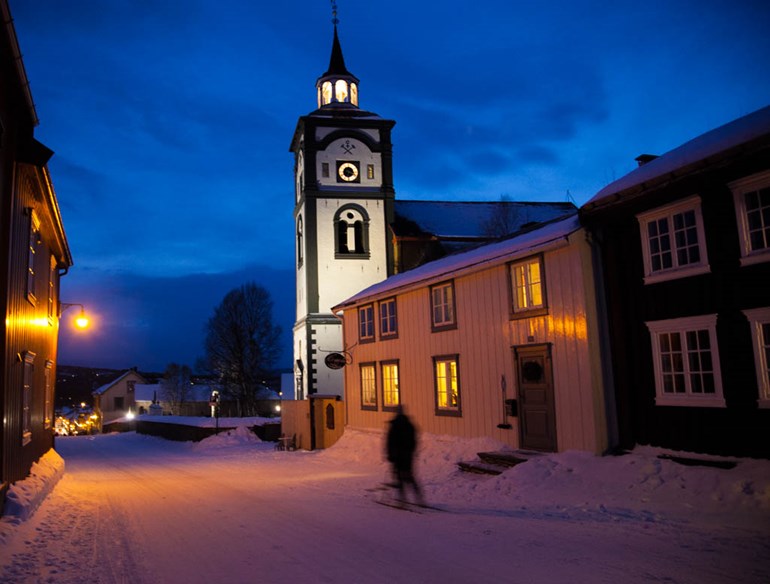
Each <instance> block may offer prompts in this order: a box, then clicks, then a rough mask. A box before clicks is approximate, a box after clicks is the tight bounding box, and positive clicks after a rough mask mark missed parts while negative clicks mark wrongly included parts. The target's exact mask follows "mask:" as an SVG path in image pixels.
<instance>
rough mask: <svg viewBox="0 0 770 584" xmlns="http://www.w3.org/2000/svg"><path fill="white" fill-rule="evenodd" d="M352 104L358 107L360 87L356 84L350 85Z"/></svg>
mask: <svg viewBox="0 0 770 584" xmlns="http://www.w3.org/2000/svg"><path fill="white" fill-rule="evenodd" d="M350 103H352V104H353V105H354V106H356V107H358V85H356V84H355V83H351V84H350Z"/></svg>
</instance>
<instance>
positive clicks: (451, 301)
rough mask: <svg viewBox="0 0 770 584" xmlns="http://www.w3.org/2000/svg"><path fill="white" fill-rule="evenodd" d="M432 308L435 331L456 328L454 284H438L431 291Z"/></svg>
mask: <svg viewBox="0 0 770 584" xmlns="http://www.w3.org/2000/svg"><path fill="white" fill-rule="evenodd" d="M430 308H431V323H432V325H433V330H442V329H446V328H454V327H455V326H456V320H455V294H454V283H453V282H445V283H443V284H438V285H436V286H433V287H432V288H431V289H430Z"/></svg>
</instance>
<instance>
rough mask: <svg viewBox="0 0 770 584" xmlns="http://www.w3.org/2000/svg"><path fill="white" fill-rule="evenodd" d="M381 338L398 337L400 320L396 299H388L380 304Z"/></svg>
mask: <svg viewBox="0 0 770 584" xmlns="http://www.w3.org/2000/svg"><path fill="white" fill-rule="evenodd" d="M379 310H380V337H382V338H393V337H396V336H398V319H397V318H396V299H395V298H388V299H387V300H382V301H380V303H379Z"/></svg>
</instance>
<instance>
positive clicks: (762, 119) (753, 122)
mask: <svg viewBox="0 0 770 584" xmlns="http://www.w3.org/2000/svg"><path fill="white" fill-rule="evenodd" d="M767 135H770V106H767V107H764V108H762V109H760V110H758V111H756V112H754V113H751V114H748V115H746V116H743V117H742V118H738V119H737V120H734V121H732V122H730V123H728V124H725V125H724V126H720V127H719V128H715V129H714V130H711V131H710V132H706V133H705V134H702V135H700V136H698V137H697V138H694V139H692V140H690V141H689V142H686V143H684V144H682V145H681V146H679V147H677V148H674V149H673V150H670V151H669V152H666V153H665V154H663V155H662V156H659V157H657V158H655V159H654V160H651V161H650V162H647V163H646V164H644V165H642V166H640V167H638V168H636V169H634V170H633V171H631V172H629V173H628V174H627V175H625V176H624V177H622V178H620V179H618V180H616V181H614V182H612V183H610V184H608V185H607V186H606V187H604V188H603V189H602V190H600V191H599V192H598V193H596V195H595V196H594V197H593V198H592V199H591V200H590V201H588V202H587V203H586V204H585V205H583V209H584V210H586V211H592V210H594V209H596V208H597V207H603V206H605V205H609V204H612V203H613V202H615V201H616V200H618V199H619V198H622V193H624V192H625V191H629V190H630V189H634V188H635V187H638V188H644V187H646V186H648V185H650V184H655V183H656V181H658V180H660V179H662V178H664V177H667V176H670V175H671V174H672V173H678V174H683V173H684V172H687V171H689V170H692V169H694V168H695V167H696V165H698V164H701V163H703V162H704V161H706V160H708V159H710V158H712V157H715V156H718V155H722V154H724V153H726V152H728V151H729V150H732V149H735V148H738V147H741V146H743V145H746V144H749V143H750V142H752V141H754V140H756V139H758V138H762V137H763V136H767Z"/></svg>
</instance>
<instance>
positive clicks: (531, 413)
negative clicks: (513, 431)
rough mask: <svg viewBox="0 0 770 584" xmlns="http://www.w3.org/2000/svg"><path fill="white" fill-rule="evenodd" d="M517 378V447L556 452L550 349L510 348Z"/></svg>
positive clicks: (538, 346) (543, 346) (535, 346)
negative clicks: (518, 433) (519, 440)
mask: <svg viewBox="0 0 770 584" xmlns="http://www.w3.org/2000/svg"><path fill="white" fill-rule="evenodd" d="M513 352H514V358H515V359H516V377H517V379H518V390H519V391H518V398H519V427H520V430H519V431H520V432H521V442H520V443H521V447H522V448H525V449H531V450H543V451H546V452H555V451H556V415H555V413H554V412H555V408H554V395H553V372H552V370H551V346H550V345H527V346H524V347H514V349H513Z"/></svg>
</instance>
